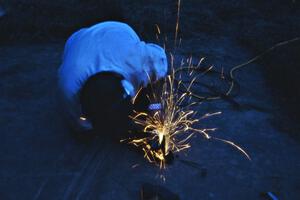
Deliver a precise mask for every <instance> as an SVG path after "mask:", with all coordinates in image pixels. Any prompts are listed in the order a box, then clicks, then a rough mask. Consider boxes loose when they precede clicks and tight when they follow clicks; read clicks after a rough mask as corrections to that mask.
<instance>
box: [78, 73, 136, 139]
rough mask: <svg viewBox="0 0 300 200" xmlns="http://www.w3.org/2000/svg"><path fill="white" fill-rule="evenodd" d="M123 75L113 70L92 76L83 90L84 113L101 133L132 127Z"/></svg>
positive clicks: (130, 109) (122, 131)
mask: <svg viewBox="0 0 300 200" xmlns="http://www.w3.org/2000/svg"><path fill="white" fill-rule="evenodd" d="M122 80H123V77H122V76H120V75H118V74H116V73H112V72H101V73H98V74H95V75H93V76H91V77H90V78H89V79H88V80H87V82H86V83H85V85H84V86H83V88H82V90H81V96H80V100H81V105H82V109H83V113H84V114H85V116H86V117H87V118H88V119H89V120H90V121H91V122H92V125H93V127H94V130H95V131H96V132H97V133H99V134H102V133H109V134H110V133H112V134H123V133H124V132H127V130H128V129H129V128H130V124H131V123H130V119H129V117H128V116H129V115H130V114H131V112H132V109H133V108H132V104H131V102H130V97H129V96H128V97H126V98H124V94H125V90H124V88H123V86H122V84H121V81H122Z"/></svg>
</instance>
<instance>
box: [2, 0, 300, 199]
mask: <svg viewBox="0 0 300 200" xmlns="http://www.w3.org/2000/svg"><path fill="white" fill-rule="evenodd" d="M176 15H177V1H175V0H140V1H138V0H136V1H134V0H123V1H122V0H85V1H84V0H56V1H46V0H41V1H38V0H1V1H0V79H1V84H0V100H1V114H0V115H1V118H0V129H2V130H1V131H0V134H3V140H1V143H2V145H1V155H0V156H1V157H0V159H1V161H0V162H1V163H0V164H1V165H0V169H1V174H0V185H1V188H0V198H1V199H20V198H21V197H24V198H23V199H35V198H36V199H60V198H65V199H68V198H70V199H72V198H71V197H73V196H72V195H74V197H75V196H77V197H78V193H77V192H75V191H80V188H84V189H83V190H82V191H84V192H83V193H84V194H86V195H87V194H88V195H87V196H85V197H82V195H81V196H80V195H79V196H80V197H81V199H85V198H86V199H114V198H116V199H120V195H119V196H118V195H116V194H115V193H113V194H112V193H105V192H103V191H107V190H114V189H115V187H114V185H113V183H110V182H109V180H110V179H109V178H108V177H106V178H103V180H105V181H108V182H109V183H103V182H101V181H100V182H99V181H95V180H92V179H91V178H90V179H88V180H87V179H84V178H82V175H78V174H80V173H86V174H93V173H94V175H95V174H96V175H97V176H96V175H95V177H98V178H99V180H101V178H102V177H101V176H105V175H103V174H102V172H101V170H107V171H110V170H108V168H112V167H114V165H108V166H106V167H104V169H103V168H101V167H100V169H99V170H98V171H97V169H96V168H99V165H100V164H99V163H102V162H104V163H105V162H108V163H110V161H109V159H108V161H107V159H106V158H103V155H104V154H105V153H98V154H100V157H99V159H100V160H101V159H102V160H101V162H100V161H99V160H97V159H96V160H95V158H94V160H93V159H92V158H91V161H89V162H87V161H84V159H85V160H86V159H87V160H88V158H89V157H87V156H88V155H89V156H91V154H93V153H94V154H95V155H94V154H93V155H94V156H95V157H96V158H97V155H98V154H96V153H95V152H98V151H97V150H93V148H94V146H95V145H96V144H95V145H94V146H93V145H90V146H89V145H88V146H87V147H86V146H84V147H82V146H81V145H82V144H77V143H76V142H75V143H73V142H74V141H73V142H72V143H71V144H69V142H68V141H72V139H71V138H72V137H71V136H69V137H68V136H63V135H64V134H65V135H69V134H66V132H68V131H67V130H65V129H64V128H63V127H64V125H63V122H61V121H60V120H56V121H55V120H54V119H56V117H57V115H59V114H57V112H56V111H55V110H56V107H55V106H54V104H56V101H55V98H54V97H55V95H56V93H55V82H56V70H57V68H58V66H59V64H60V57H61V53H62V50H63V44H64V42H65V41H66V39H67V38H68V37H69V36H70V35H71V34H72V33H73V32H74V31H76V30H78V29H80V28H82V27H87V26H90V25H93V24H95V23H98V22H101V21H105V20H117V21H123V22H126V23H128V24H129V25H131V26H132V27H133V28H134V29H135V30H136V32H137V33H138V34H139V35H140V36H141V38H143V39H144V40H146V41H155V26H154V25H155V24H157V25H159V27H160V28H161V30H162V32H163V34H164V35H165V36H166V37H167V38H168V42H167V43H172V42H173V41H172V40H173V39H174V31H175V23H176ZM179 36H180V37H181V38H182V41H183V42H182V47H181V48H180V49H179V50H178V54H179V55H180V56H189V55H195V56H205V57H206V58H207V60H206V63H208V64H213V65H215V66H216V68H217V69H221V67H224V69H225V72H228V71H229V70H230V68H231V67H233V66H234V65H236V64H240V63H242V62H245V61H247V60H249V59H250V58H252V57H254V56H256V55H258V54H260V53H262V52H264V51H265V50H267V49H268V48H270V47H272V46H273V45H275V44H276V43H278V42H282V41H285V40H290V39H293V38H295V37H299V36H300V2H299V1H298V0H272V1H271V0H267V1H260V0H252V1H251V0H227V1H221V0H218V1H210V0H182V1H181V13H180V29H179ZM170 46H171V45H170ZM169 48H170V47H169ZM299 61H300V41H299V40H298V41H296V42H293V43H289V44H287V45H285V46H282V47H279V48H277V49H275V50H273V51H272V52H270V53H268V54H266V55H265V56H264V57H262V58H261V59H259V60H258V61H256V62H255V63H252V64H250V65H248V66H246V67H245V68H243V70H241V71H242V72H241V74H239V73H238V75H236V76H238V78H237V81H238V82H239V83H240V85H241V92H240V94H239V95H238V97H237V98H236V99H235V100H236V101H238V102H239V103H241V104H243V103H246V104H247V103H249V102H250V104H255V106H253V105H252V107H251V108H252V109H253V108H254V107H256V108H261V107H263V109H265V112H266V113H263V114H262V112H261V111H258V110H257V109H256V110H255V109H253V110H251V109H250V110H246V111H245V110H241V111H236V110H232V108H231V107H230V106H229V107H227V106H224V105H223V104H224V103H223V102H219V101H217V102H211V103H209V105H208V106H204V110H207V111H211V110H213V109H216V108H217V109H221V110H224V111H225V114H224V116H223V118H222V119H215V120H216V121H217V122H216V124H218V127H220V128H221V129H223V130H225V131H235V130H236V129H238V130H239V132H241V133H244V134H246V133H249V134H246V135H243V134H242V135H238V134H237V135H234V134H233V135H231V136H230V138H229V139H233V140H235V141H239V142H240V143H242V144H244V146H246V147H248V149H249V151H250V153H251V152H252V154H253V156H254V157H255V156H256V157H257V160H255V158H254V160H253V162H252V164H250V165H251V169H249V168H247V167H249V165H248V164H247V162H246V161H241V162H242V164H241V165H240V161H239V159H241V158H240V157H241V156H240V155H237V156H236V157H235V158H230V159H229V158H228V156H229V157H230V155H231V153H232V151H230V150H228V149H227V148H225V150H224V152H223V153H221V154H219V153H220V152H215V153H214V152H212V153H209V152H210V150H211V148H218V146H216V147H214V145H209V146H208V147H203V146H202V147H198V146H197V145H196V146H195V147H194V148H195V149H199V151H200V152H202V153H203V151H204V152H206V151H207V152H206V153H208V154H209V155H211V157H206V156H204V157H201V156H200V157H201V158H200V157H197V159H194V160H197V161H198V160H200V162H202V164H203V165H204V168H205V169H207V168H209V166H211V165H213V166H211V167H212V169H211V170H212V174H211V178H210V175H208V176H207V178H206V180H202V179H201V178H199V179H191V181H190V182H189V183H187V185H186V186H185V187H183V188H186V187H187V188H193V185H200V186H201V187H200V186H199V187H200V188H198V189H195V190H192V191H193V192H192V193H191V194H187V193H188V192H187V191H189V193H190V190H188V189H187V190H180V189H178V188H179V186H178V185H180V183H181V182H180V180H181V181H182V180H184V178H179V179H178V180H177V179H174V180H175V182H176V181H177V183H173V184H170V186H167V187H168V188H169V189H170V190H172V191H173V192H175V193H178V194H179V196H180V197H181V198H183V199H198V197H197V195H200V196H201V197H202V199H237V198H240V199H241V198H242V199H260V198H261V199H263V198H264V197H263V195H262V194H263V193H264V192H266V191H269V190H270V191H272V192H274V193H275V194H277V195H278V196H279V197H281V198H279V199H297V197H299V196H300V194H299V191H300V184H299V183H300V180H299V178H300V177H299V171H298V170H299V169H300V165H299V152H300V151H299V141H300V140H299V138H300V134H299V130H300V123H299V117H300V104H299V100H300V89H299V86H300V79H299V76H300V66H299V63H300V62H299ZM248 101H249V102H248ZM229 108H230V109H229ZM199 109H201V108H199ZM226 112H227V114H226ZM262 116H265V118H266V119H267V121H264V120H262V121H260V122H257V120H258V119H261V117H262ZM237 118H240V119H237ZM265 118H264V119H265ZM242 119H244V121H239V120H242ZM218 120H219V121H218ZM207 123H208V124H212V125H214V122H213V121H209V122H207ZM251 123H253V124H252V125H249V124H251ZM237 124H239V125H238V127H237ZM49 127H51V128H49ZM53 132H56V134H53ZM257 132H259V133H257ZM58 133H59V134H58ZM256 133H257V135H256V136H255V134H256ZM241 138H244V139H241ZM244 140H245V141H244ZM259 141H264V142H263V143H264V144H265V146H264V145H263V144H261V145H262V146H260V145H259V144H260V142H259ZM287 141H289V142H287ZM77 145H79V146H77ZM202 145H203V144H202ZM96 146H97V145H96ZM112 146H114V145H112ZM114 148H115V149H119V148H121V147H119V146H116V147H114ZM201 148H204V150H203V149H201ZM41 149H43V150H41ZM45 149H46V150H45ZM54 149H55V150H54ZM78 149H79V150H78ZM104 149H105V148H104ZM221 149H222V148H221ZM106 150H107V151H109V147H107V148H106ZM119 150H120V149H119ZM122 151H124V150H123V149H122ZM194 151H196V152H197V151H198V150H194ZM216 151H218V150H216ZM220 151H221V150H220ZM269 151H270V152H269ZM39 152H40V154H39ZM61 152H63V154H62V155H61V157H59V159H58V160H56V158H54V157H55V156H54V155H56V153H61ZM103 152H105V150H103ZM276 152H277V153H276ZM279 152H280V153H279ZM115 154H116V155H115ZM115 154H113V155H115V156H116V157H118V154H117V150H115ZM194 154H195V153H194ZM235 154H237V153H235ZM30 155H32V156H30ZM74 155H77V157H76V156H75V157H74ZM191 155H193V153H191ZM216 155H223V157H222V156H220V158H218V156H216ZM101 156H102V157H101ZM128 156H129V157H130V156H131V154H130V153H128ZM134 156H136V157H138V158H139V156H140V157H141V155H139V154H137V155H134ZM214 156H216V157H214ZM131 157H132V156H131ZM258 157H260V158H258ZM191 159H193V157H191ZM232 159H233V160H232ZM121 160H122V159H121ZM129 160H130V159H129ZM133 160H134V159H133ZM216 160H219V161H216ZM282 160H285V163H284V162H283V161H282ZM77 161H78V162H79V164H82V165H84V164H83V163H85V162H87V163H89V164H87V165H84V166H83V167H82V165H79V164H78V163H77ZM221 161H222V163H223V162H224V163H226V164H224V166H223V167H224V168H223V170H224V171H223V172H224V174H223V173H219V174H218V173H216V171H214V170H220V169H219V168H220V165H218V164H219V162H221ZM27 162H28V164H25V163H27ZM112 162H115V161H112ZM123 162H124V163H126V162H129V161H123ZM70 163H72V164H70ZM208 163H210V164H208ZM237 163H238V164H237ZM263 163H265V164H263ZM275 163H276V164H275ZM287 163H288V164H287ZM73 165H78V166H77V167H74V166H73ZM123 165H125V164H123ZM145 165H146V164H145ZM48 166H52V167H48ZM101 166H102V165H101ZM232 166H235V167H236V166H237V167H238V170H237V169H232ZM245 166H247V167H245ZM89 167H90V168H89ZM93 167H94V168H93ZM214 167H215V168H214ZM274 168H276V169H278V171H280V172H278V173H277V171H276V170H275V169H274ZM83 169H85V171H83ZM147 169H148V168H147ZM176 169H177V168H176ZM297 169H298V170H297ZM60 170H62V171H60ZM95 170H96V171H95ZM182 170H183V169H182V168H181V167H178V171H177V172H179V173H181V172H182ZM232 170H233V171H232ZM234 170H237V172H236V173H235V172H234ZM239 170H240V171H239ZM272 170H275V171H276V173H275V172H274V171H272ZM57 171H59V172H57ZM249 171H250V172H249ZM98 172H99V173H100V172H101V173H100V175H99V174H98ZM127 172H128V171H127ZM68 173H71V175H66V174H68ZM72 173H73V174H72ZM120 173H121V172H120ZM124 173H125V172H124ZM268 173H270V177H272V178H270V177H269V179H268V178H266V177H264V176H263V174H268ZM286 173H288V174H289V173H290V174H289V175H287V174H286ZM60 174H63V175H60ZM86 174H85V175H86ZM108 174H109V173H108ZM170 174H171V172H170ZM208 174H209V172H208ZM214 174H218V175H214ZM228 174H229V175H228ZM245 174H247V175H245ZM274 174H275V175H274ZM113 175H116V174H113ZM113 175H111V176H113ZM117 175H118V176H122V175H123V174H117ZM142 175H143V176H152V174H151V173H150V172H149V170H148V171H147V170H146V172H143V173H142ZM142 175H141V177H139V178H137V179H138V180H139V181H137V183H139V184H137V183H129V184H128V188H127V189H126V190H124V189H122V188H118V187H117V189H116V191H115V192H116V193H117V194H126V195H128V194H129V196H126V195H125V196H126V197H124V199H132V198H134V197H136V196H137V195H136V194H137V190H138V187H139V185H140V183H142V182H143V181H142V180H143V178H144V177H143V176H142ZM227 175H228V176H227ZM77 176H78V177H79V178H78V180H80V181H78V180H77V179H76V178H74V177H77ZM153 176H154V175H153ZM191 176H193V175H191ZM53 177H58V178H56V179H55V178H53ZM125 177H126V176H125ZM230 177H231V178H232V177H234V178H233V179H232V180H231V179H230ZM245 177H246V178H245ZM251 177H252V178H253V177H256V178H255V180H253V179H251ZM274 177H275V178H274ZM292 177H293V178H292ZM75 179H76V180H77V182H76V180H75ZM207 179H208V180H207ZM228 179H229V180H228ZM70 180H72V181H73V182H72V183H73V184H75V186H74V185H71V186H70V184H69V181H70ZM74 180H75V181H74ZM171 180H173V179H172V178H171ZM222 180H224V182H223V183H224V184H225V183H227V180H228V182H229V183H231V184H233V186H234V187H229V188H227V189H228V190H226V191H225V189H221V188H216V187H217V186H215V184H218V182H219V181H220V182H222ZM122 181H123V182H122ZM122 181H121V182H122V184H125V185H126V184H127V183H126V181H125V180H123V179H122ZM205 181H208V182H205ZM21 182H22V183H21ZM58 182H59V184H58ZM82 182H84V183H82ZM204 182H205V184H204ZM241 182H247V183H249V184H248V185H247V184H246V185H245V183H243V184H244V185H243V184H242V187H241V188H240V187H239V185H240V184H241ZM119 183H120V182H119ZM25 184H26V185H25ZM76 184H77V185H76ZM177 184H178V185H177ZM188 184H190V187H188ZM55 185H57V187H56V186H55ZM66 185H68V186H66ZM86 185H88V186H86ZM104 185H105V186H104ZM120 185H121V183H120ZM98 186H99V187H102V188H105V189H99V190H97V189H95V188H96V187H98ZM131 186H132V187H136V188H135V189H132V188H131ZM89 187H91V188H92V189H89ZM66 188H67V189H66ZM74 188H75V189H74ZM87 188H88V189H87ZM112 188H114V189H112ZM209 188H214V189H215V191H209ZM251 188H253V190H252V189H251ZM260 188H261V189H260ZM131 189H132V190H131ZM199 190H200V191H201V192H200V191H199ZM18 191H20V192H19V193H18ZM66 191H69V193H68V192H66ZM100 191H102V193H103V196H101V195H99V193H101V192H100ZM126 191H127V192H128V194H127V193H126ZM203 191H209V192H206V193H205V192H203ZM249 193H250V194H251V195H250V196H247V195H248V194H249ZM80 194H81V193H80ZM105 194H106V196H105ZM114 195H115V196H114ZM96 196H97V198H96ZM121 196H122V195H121ZM117 197H118V198H117Z"/></svg>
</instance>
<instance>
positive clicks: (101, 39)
mask: <svg viewBox="0 0 300 200" xmlns="http://www.w3.org/2000/svg"><path fill="white" fill-rule="evenodd" d="M166 73H167V59H166V54H165V52H164V50H163V49H162V48H161V47H159V46H157V45H155V44H146V43H145V42H142V41H140V39H139V37H138V36H137V35H136V33H135V32H134V31H133V30H132V29H131V28H130V27H129V26H128V25H126V24H123V23H120V22H104V23H99V24H97V25H95V26H92V27H90V28H85V29H81V30H80V31H78V32H76V33H74V34H73V35H72V36H71V37H70V38H69V39H68V41H67V43H66V46H65V51H64V55H63V62H62V65H61V67H60V69H59V88H60V93H61V97H62V104H63V107H64V108H65V109H66V114H67V117H68V119H69V121H70V122H71V124H72V125H73V127H74V128H75V129H77V130H88V129H91V128H92V127H93V126H95V124H96V122H95V121H98V123H99V121H101V120H103V121H105V119H106V118H107V120H111V118H110V119H108V118H109V117H106V118H105V117H100V116H101V115H103V116H108V114H107V113H110V112H116V109H117V110H118V109H120V108H121V107H124V106H125V105H126V104H127V105H128V104H130V102H129V99H130V97H133V96H134V95H135V94H136V92H137V90H138V89H139V88H140V87H145V86H146V85H147V84H148V83H149V81H150V80H153V81H154V80H157V79H160V78H162V77H164V76H165V75H166ZM95 77H96V78H95ZM90 79H91V80H90ZM97 79H102V80H97ZM149 79H150V80H149ZM101 84H102V85H101ZM108 84H109V85H108ZM86 85H88V86H86ZM96 85H98V86H96ZM110 90H112V91H111V92H109V91H110ZM83 93H84V94H85V95H84V97H82V94H83ZM114 94H115V95H114ZM119 98H120V100H118V99H119ZM91 99H97V100H95V101H94V102H93V103H91V102H92V100H91ZM98 101H99V105H98V104H97V103H96V102H98ZM104 102H106V103H104ZM107 102H109V103H107ZM124 102H126V103H124ZM101 104H102V105H101ZM113 104H118V105H119V107H118V106H114V105H113ZM96 107H97V108H96ZM128 107H130V105H128ZM93 110H97V111H95V112H97V114H95V113H94V114H91V112H92V111H93ZM125 110H128V109H125ZM93 112H94V111H93ZM126 112H127V111H126ZM115 114H116V113H115ZM96 115H97V117H95V116H96ZM83 117H84V118H83ZM86 118H87V119H86ZM92 118H97V120H95V119H92ZM100 118H101V120H100ZM90 122H92V124H91V123H90ZM104 123H105V122H104Z"/></svg>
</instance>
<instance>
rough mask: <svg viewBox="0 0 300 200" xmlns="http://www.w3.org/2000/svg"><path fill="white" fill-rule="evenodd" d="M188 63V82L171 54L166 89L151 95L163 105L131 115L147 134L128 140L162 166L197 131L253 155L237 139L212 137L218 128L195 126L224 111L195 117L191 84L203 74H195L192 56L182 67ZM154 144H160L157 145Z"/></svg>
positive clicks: (145, 155) (208, 137)
mask: <svg viewBox="0 0 300 200" xmlns="http://www.w3.org/2000/svg"><path fill="white" fill-rule="evenodd" d="M171 57H172V56H171ZM184 65H188V67H190V68H191V72H190V73H188V76H189V77H188V78H189V80H191V81H189V83H188V84H187V85H185V84H184V81H183V79H178V78H177V75H176V74H177V70H174V59H173V58H171V69H172V70H171V74H170V75H168V76H167V77H166V78H165V79H164V82H163V85H162V90H161V91H160V92H159V94H157V93H156V91H152V93H151V94H150V95H149V97H148V98H149V100H150V101H151V103H154V104H157V103H160V105H161V106H160V108H161V109H160V110H155V111H149V112H135V113H134V115H133V116H131V118H132V120H133V121H134V122H135V123H136V124H138V125H139V126H141V127H142V129H143V130H142V132H143V134H141V135H143V136H142V137H137V138H130V139H127V140H124V141H127V142H128V143H129V144H133V145H135V146H137V147H140V148H141V149H142V150H143V151H144V157H145V158H146V159H147V160H148V161H149V162H151V163H156V164H158V165H159V166H160V168H164V167H165V163H166V158H167V157H168V155H169V154H172V153H177V152H180V151H182V150H185V149H187V148H190V147H191V144H190V142H189V141H190V140H191V139H192V138H193V136H195V135H196V134H200V135H202V136H203V137H204V138H205V139H216V140H219V141H222V142H224V143H227V144H230V145H231V146H233V147H235V148H236V149H238V150H239V151H240V152H242V153H243V154H244V155H245V156H246V157H247V158H248V159H250V157H249V155H248V154H247V153H246V152H245V151H244V150H243V149H242V148H241V147H239V146H237V145H236V144H234V143H233V142H231V141H228V140H224V139H220V138H215V137H212V136H211V135H210V132H212V131H215V130H216V129H215V128H207V129H198V128H196V127H195V125H196V123H198V122H199V121H200V120H202V119H205V118H207V117H211V116H214V115H218V114H221V112H215V113H207V114H205V115H203V116H202V117H199V118H196V117H195V115H196V114H197V112H196V111H195V110H193V109H191V107H192V106H193V105H196V104H197V102H193V101H191V94H192V91H191V88H192V87H193V84H194V82H195V80H196V79H197V77H199V76H195V77H192V75H193V69H194V66H193V65H192V62H191V61H190V60H188V62H187V63H185V62H181V66H180V68H183V66H184ZM198 67H199V65H198ZM180 68H179V69H180ZM180 77H181V75H180ZM180 88H184V89H185V90H184V91H183V90H181V89H180ZM153 144H157V146H158V147H159V148H155V147H153Z"/></svg>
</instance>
